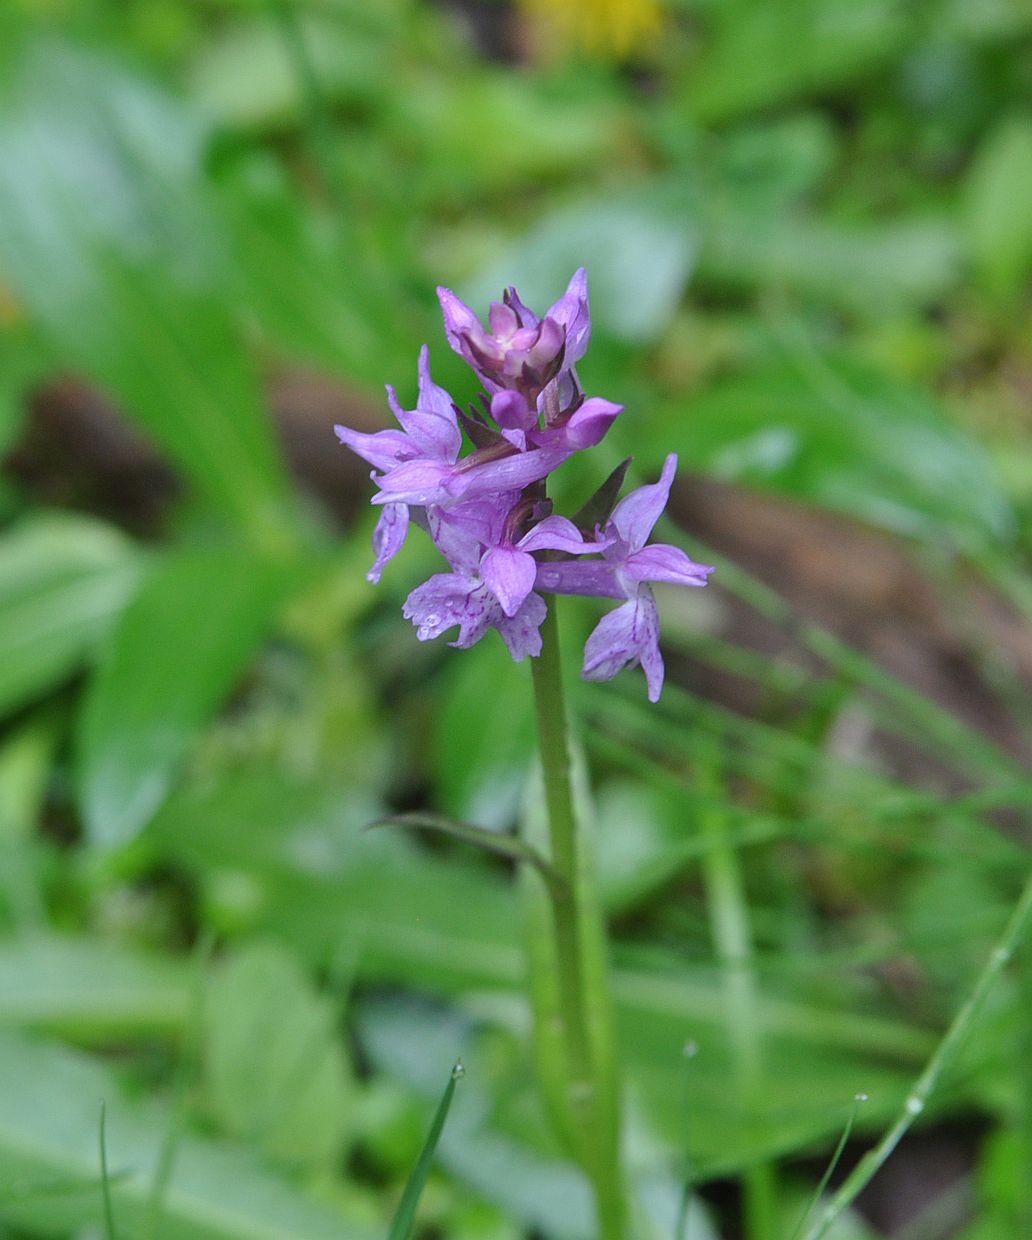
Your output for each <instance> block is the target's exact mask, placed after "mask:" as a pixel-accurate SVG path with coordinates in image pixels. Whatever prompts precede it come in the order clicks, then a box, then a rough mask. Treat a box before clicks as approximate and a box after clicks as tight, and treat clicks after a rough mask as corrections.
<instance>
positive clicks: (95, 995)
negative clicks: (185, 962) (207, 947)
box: [0, 935, 189, 1040]
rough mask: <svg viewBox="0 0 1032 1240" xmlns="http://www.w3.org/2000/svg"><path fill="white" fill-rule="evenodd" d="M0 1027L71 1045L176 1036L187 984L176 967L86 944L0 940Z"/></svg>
mask: <svg viewBox="0 0 1032 1240" xmlns="http://www.w3.org/2000/svg"><path fill="white" fill-rule="evenodd" d="M0 995H3V1003H2V1004H0V1027H5V1026H10V1027H14V1028H18V1027H22V1028H38V1029H46V1030H53V1031H54V1032H60V1033H62V1034H65V1035H67V1036H70V1037H74V1038H77V1039H90V1040H94V1039H96V1040H102V1039H104V1038H116V1039H120V1040H124V1039H126V1038H139V1037H153V1036H154V1035H163V1036H169V1035H178V1034H179V1033H180V1032H181V1031H182V1027H183V1022H184V1020H185V1018H186V1012H187V1007H188V1001H189V978H188V975H187V972H186V970H185V969H184V968H183V966H182V965H181V964H180V963H179V962H178V961H174V960H170V959H166V958H164V957H160V956H152V955H146V954H144V953H142V952H136V951H129V950H127V949H125V948H121V947H116V946H114V945H113V944H110V943H102V942H95V941H91V940H90V939H86V938H58V937H54V936H50V935H31V936H29V935H26V936H24V937H22V938H17V939H10V940H0Z"/></svg>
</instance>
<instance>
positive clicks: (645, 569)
mask: <svg viewBox="0 0 1032 1240" xmlns="http://www.w3.org/2000/svg"><path fill="white" fill-rule="evenodd" d="M623 571H624V573H625V574H626V575H627V576H628V577H629V578H630V579H631V581H669V582H672V583H673V584H674V585H678V586H704V585H705V584H706V578H707V577H708V576H709V575H710V573H712V572H713V569H712V568H708V567H707V566H706V565H705V564H696V563H695V561H694V560H693V559H691V558H690V557H689V556H688V555H686V554H685V552H683V551H682V550H681V548H680V547H672V546H670V544H669V543H650V544H649V546H647V547H642V549H641V550H640V551H635V552H634V553H633V554H631V555H629V556H628V557H627V559H626V561H625V562H624V565H623Z"/></svg>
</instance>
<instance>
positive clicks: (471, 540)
mask: <svg viewBox="0 0 1032 1240" xmlns="http://www.w3.org/2000/svg"><path fill="white" fill-rule="evenodd" d="M518 498H519V494H518V492H513V493H509V494H503V495H497V496H495V495H492V496H490V497H485V498H484V499H474V500H466V501H464V502H463V503H461V504H455V505H454V506H453V507H451V508H439V507H434V508H431V509H430V510H429V512H428V513H427V524H428V527H429V530H430V536H431V537H432V538H433V540H434V543H435V544H436V546H437V549H438V551H440V553H441V554H442V555H443V556H444V558H445V559H446V560H447V561H448V563H449V564H450V565H451V566H452V568H455V569H458V570H459V571H460V572H466V573H469V574H470V575H471V576H472V575H475V574H476V572H477V570H478V566H479V564H480V559H481V557H482V555H483V554H484V548H485V547H494V546H497V544H498V543H499V542H500V541H501V537H502V529H503V528H504V525H505V518H506V517H507V516H508V513H509V510H510V509H511V508H512V506H513V504H514V503H515V502H516V500H517V499H518Z"/></svg>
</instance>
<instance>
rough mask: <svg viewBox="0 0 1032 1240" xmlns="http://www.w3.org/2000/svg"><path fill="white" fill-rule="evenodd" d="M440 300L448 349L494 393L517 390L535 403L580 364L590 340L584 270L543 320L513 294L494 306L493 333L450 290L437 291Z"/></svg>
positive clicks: (490, 319) (510, 291)
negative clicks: (546, 389) (456, 354)
mask: <svg viewBox="0 0 1032 1240" xmlns="http://www.w3.org/2000/svg"><path fill="white" fill-rule="evenodd" d="M437 296H438V298H439V299H440V302H441V310H442V312H443V314H444V330H445V334H446V335H447V337H448V343H449V344H450V345H451V347H452V348H453V349H454V350H455V352H456V353H458V355H459V356H460V357H461V358H462V359H463V361H464V362H466V363H467V365H469V366H471V367H472V368H473V369H474V370H475V371H476V372H477V373H478V374H479V375H480V377H481V378H482V379H483V381H484V384H485V386H486V387H487V390H488V391H489V392H492V393H493V392H499V391H503V390H506V389H509V390H517V391H520V392H523V393H524V395H526V396H527V397H528V398H530V399H532V400H534V401H536V399H537V397H538V396H539V395H540V394H541V392H542V391H543V389H544V388H546V387H547V386H548V385H549V384H550V383H552V381H553V380H556V379H557V378H558V377H559V376H560V374H561V373H569V372H570V371H571V370H572V368H573V367H574V366H575V365H576V363H577V362H579V361H580V359H581V358H582V357H583V356H584V353H585V351H586V350H587V347H588V341H589V340H590V339H591V314H590V311H589V309H588V275H587V272H586V271H585V270H584V268H583V267H581V268H579V269H578V270H577V271H576V272H574V275H573V277H572V279H571V280H570V283H569V285H568V286H567V289H566V292H565V293H564V294H563V295H562V297H560V298H559V300H558V301H557V302H555V303H554V304H553V305H551V306H550V307H549V308H548V309H547V310H546V311H545V314H544V316H543V317H542V318H540V319H539V318H538V317H537V315H535V314H534V312H533V311H532V310H529V309H528V308H527V307H526V306H525V305H524V304H523V302H522V301H520V299H519V295H518V294H517V292H516V290H515V289H514V288H510V289H507V290H506V292H505V294H504V296H503V298H502V300H501V301H500V302H497V301H496V302H494V303H493V304H492V306H491V309H490V312H489V314H488V323H489V326H490V330H489V331H488V330H486V329H485V328H484V326H483V324H482V323H481V322H480V320H479V318H477V316H476V315H475V314H474V313H473V311H472V310H471V309H470V308H469V306H467V305H466V303H465V302H464V301H461V300H460V299H459V298H458V297H456V296H455V294H454V293H453V292H452V291H451V289H448V288H444V287H441V288H438V290H437Z"/></svg>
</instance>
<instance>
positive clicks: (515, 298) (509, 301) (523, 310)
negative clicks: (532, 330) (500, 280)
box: [505, 288, 540, 327]
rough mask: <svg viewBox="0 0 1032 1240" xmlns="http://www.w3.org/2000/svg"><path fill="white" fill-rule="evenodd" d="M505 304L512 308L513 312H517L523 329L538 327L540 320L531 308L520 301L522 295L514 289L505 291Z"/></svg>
mask: <svg viewBox="0 0 1032 1240" xmlns="http://www.w3.org/2000/svg"><path fill="white" fill-rule="evenodd" d="M505 304H506V305H507V306H512V308H513V310H515V311H516V316H517V318H518V319H519V321H520V326H521V327H537V325H538V323H539V322H540V319H539V318H538V316H537V315H536V314H535V313H534V311H533V310H531V308H530V307H529V306H525V305H524V304H523V302H522V301H520V295H519V293H517V292H516V290H515V289H514V288H507V289H506V290H505Z"/></svg>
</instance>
